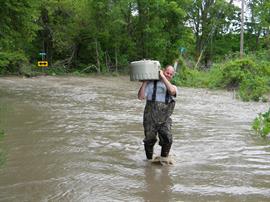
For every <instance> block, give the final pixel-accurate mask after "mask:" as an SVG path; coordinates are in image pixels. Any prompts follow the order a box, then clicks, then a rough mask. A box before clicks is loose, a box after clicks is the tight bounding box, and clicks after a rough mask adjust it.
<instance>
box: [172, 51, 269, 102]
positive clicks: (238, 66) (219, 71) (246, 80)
mask: <svg viewBox="0 0 270 202" xmlns="http://www.w3.org/2000/svg"><path fill="white" fill-rule="evenodd" d="M267 57H270V56H268V55H261V56H258V55H250V56H247V57H245V58H243V59H237V58H236V59H234V58H232V59H228V60H226V61H223V62H219V63H215V64H214V65H213V67H211V69H208V70H198V69H194V68H189V67H187V66H186V65H185V63H184V62H183V61H182V64H181V65H180V70H178V73H177V75H176V76H175V78H174V80H173V82H174V83H175V84H176V85H180V86H187V87H203V88H210V89H227V90H236V92H237V95H238V97H239V98H240V99H242V100H243V101H264V102H266V101H268V100H269V93H270V58H269V59H268V58H267Z"/></svg>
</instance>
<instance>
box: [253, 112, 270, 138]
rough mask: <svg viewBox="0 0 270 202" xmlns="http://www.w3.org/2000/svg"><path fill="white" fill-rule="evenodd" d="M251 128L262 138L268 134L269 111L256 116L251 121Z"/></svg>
mask: <svg viewBox="0 0 270 202" xmlns="http://www.w3.org/2000/svg"><path fill="white" fill-rule="evenodd" d="M252 128H253V129H254V130H255V132H256V133H257V134H259V135H260V136H262V137H266V136H267V135H269V134H270V109H269V110H268V112H265V113H260V114H258V116H257V117H256V118H255V120H254V121H253V124H252Z"/></svg>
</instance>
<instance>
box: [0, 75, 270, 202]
mask: <svg viewBox="0 0 270 202" xmlns="http://www.w3.org/2000/svg"><path fill="white" fill-rule="evenodd" d="M139 86H140V84H139V82H130V81H129V80H128V78H127V77H117V78H110V77H97V78H91V77H89V78H78V77H39V78H38V77H37V78H32V79H22V78H11V77H10V78H0V106H5V107H2V110H0V128H3V129H4V130H5V132H6V136H5V138H4V139H3V141H2V143H0V146H1V148H3V149H4V150H5V152H6V154H7V155H6V162H5V164H4V166H2V167H1V168H0V201H155V202H159V201H162V202H163V201H269V200H270V158H269V157H270V144H269V141H267V140H263V139H261V138H260V137H257V136H256V135H254V134H253V133H252V131H251V130H250V124H251V121H252V120H253V118H254V117H255V116H256V114H257V113H259V112H264V111H266V110H267V109H268V108H269V106H267V104H265V103H252V102H250V103H244V102H241V101H238V100H235V99H234V98H233V95H232V94H231V93H228V92H224V91H208V90H203V89H188V88H179V97H178V101H177V105H176V108H175V112H174V114H173V117H172V118H173V120H174V124H173V132H174V143H173V146H172V155H173V158H174V160H175V161H176V164H175V165H174V166H171V167H162V166H157V165H151V164H149V163H148V162H146V161H144V158H145V155H144V151H143V145H142V139H143V127H142V114H143V109H144V102H141V101H138V100H137V98H136V95H137V90H138V88H139ZM3 109H4V110H3ZM159 152H160V148H159V146H156V147H155V153H156V155H157V154H159Z"/></svg>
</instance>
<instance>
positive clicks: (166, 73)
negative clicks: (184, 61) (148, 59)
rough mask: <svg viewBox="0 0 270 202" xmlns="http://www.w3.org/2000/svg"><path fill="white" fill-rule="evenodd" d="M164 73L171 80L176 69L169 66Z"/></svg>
mask: <svg viewBox="0 0 270 202" xmlns="http://www.w3.org/2000/svg"><path fill="white" fill-rule="evenodd" d="M163 74H164V76H165V77H166V78H167V79H168V80H169V81H170V80H171V79H172V78H173V75H174V69H173V68H171V67H169V68H167V69H165V70H164V72H163Z"/></svg>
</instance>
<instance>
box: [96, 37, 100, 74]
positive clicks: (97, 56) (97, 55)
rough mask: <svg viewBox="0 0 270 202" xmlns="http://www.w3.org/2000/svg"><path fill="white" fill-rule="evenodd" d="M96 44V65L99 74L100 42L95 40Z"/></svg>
mask: <svg viewBox="0 0 270 202" xmlns="http://www.w3.org/2000/svg"><path fill="white" fill-rule="evenodd" d="M95 44H96V63H97V69H98V72H99V73H100V70H101V69H100V60H99V51H98V40H97V38H95Z"/></svg>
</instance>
